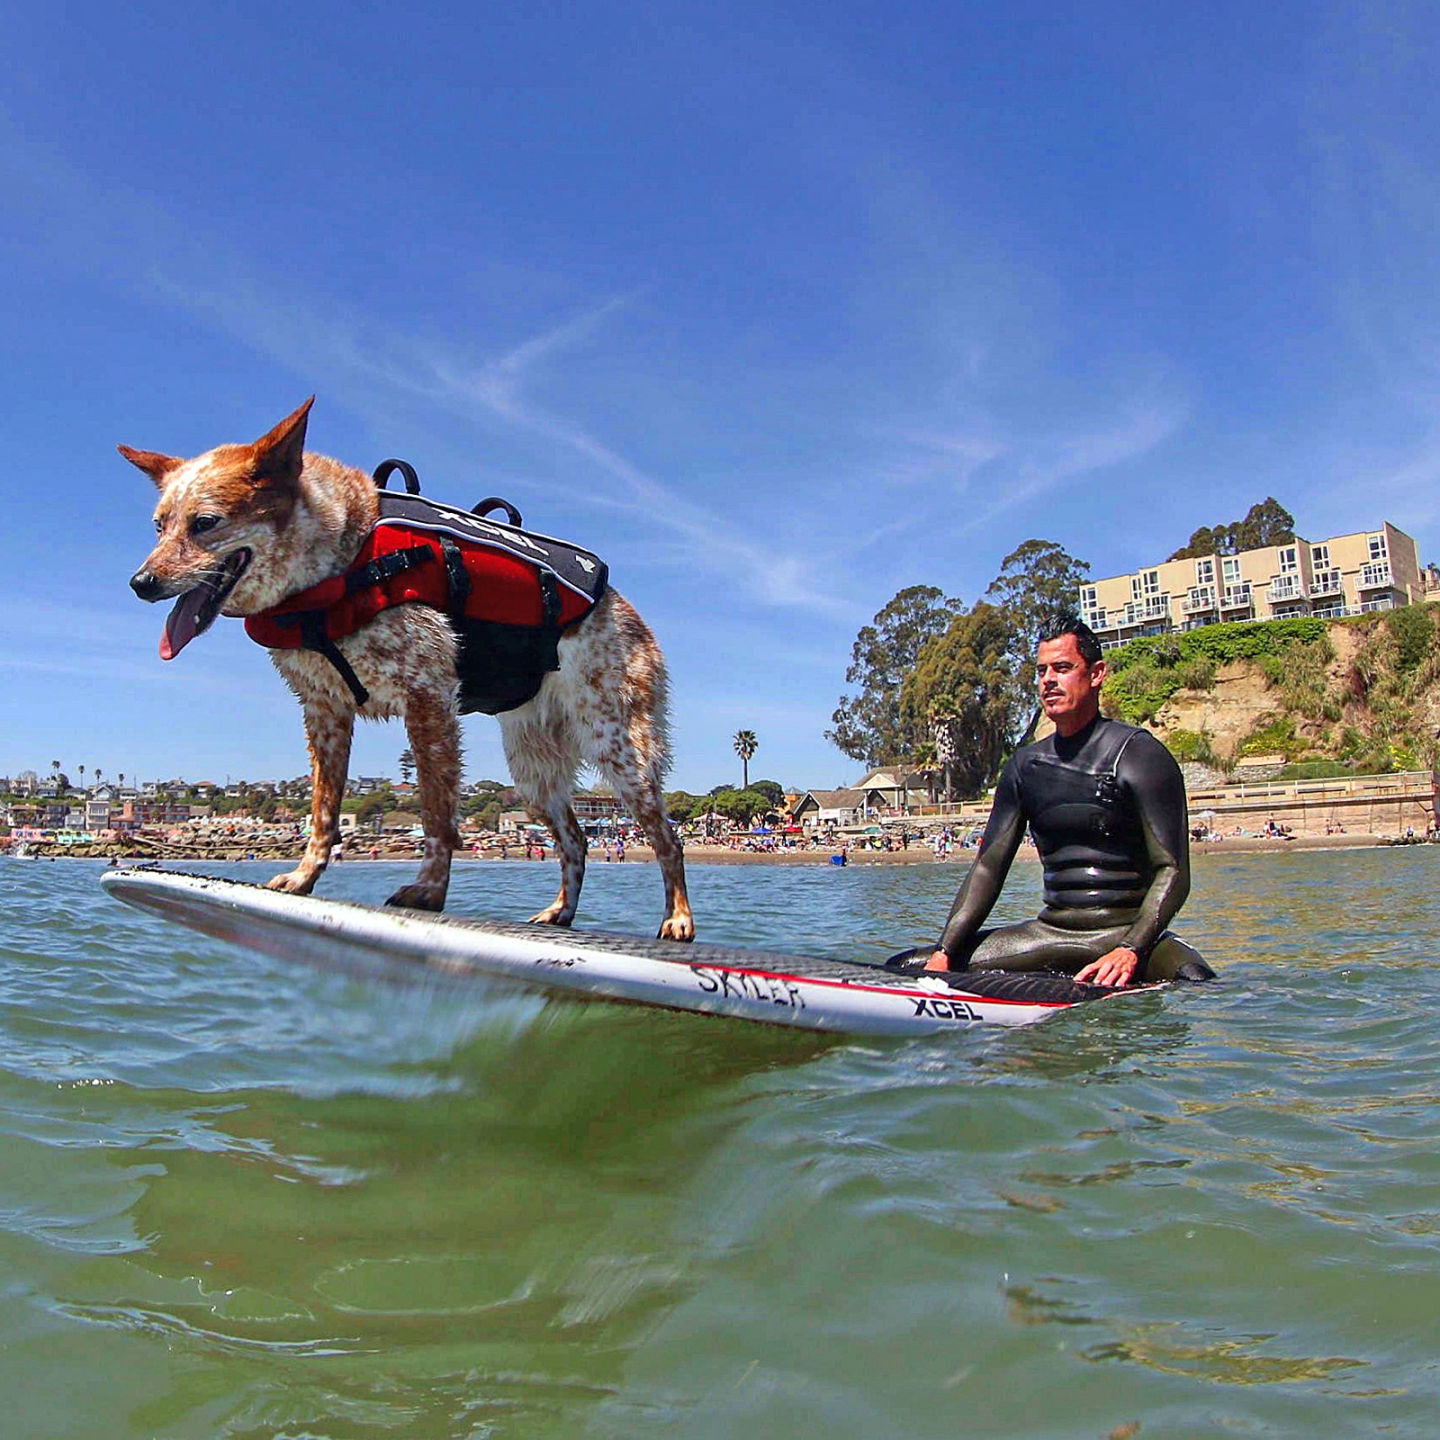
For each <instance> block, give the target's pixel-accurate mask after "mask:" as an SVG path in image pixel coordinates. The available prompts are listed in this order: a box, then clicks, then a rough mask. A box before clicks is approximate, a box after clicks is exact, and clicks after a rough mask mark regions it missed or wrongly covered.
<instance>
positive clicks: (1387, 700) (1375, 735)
mask: <svg viewBox="0 0 1440 1440" xmlns="http://www.w3.org/2000/svg"><path fill="white" fill-rule="evenodd" d="M1436 610H1437V607H1435V606H1410V607H1407V610H1405V611H1392V612H1386V613H1385V614H1381V615H1373V616H1365V617H1362V618H1360V619H1357V620H1341V621H1333V622H1330V623H1328V624H1327V623H1324V622H1320V621H1313V620H1306V621H1304V622H1300V623H1297V622H1284V621H1282V622H1277V623H1276V625H1275V626H1274V627H1273V628H1271V630H1270V633H1269V634H1264V635H1257V634H1255V633H1254V632H1256V631H1260V630H1262V629H1264V628H1266V627H1260V626H1239V625H1230V626H1215V627H1211V629H1210V630H1209V631H1203V630H1202V631H1192V632H1190V633H1189V634H1187V635H1183V636H1174V637H1172V636H1161V637H1157V638H1156V639H1155V640H1154V641H1147V642H1141V645H1140V647H1136V646H1129V647H1126V649H1125V650H1121V651H1116V652H1113V660H1114V662H1115V663H1114V670H1115V674H1114V677H1113V679H1112V681H1111V683H1110V685H1107V689H1106V709H1107V711H1109V712H1110V713H1112V714H1118V715H1120V716H1121V718H1124V719H1127V720H1130V721H1131V722H1132V723H1137V724H1145V725H1147V726H1149V728H1150V729H1152V730H1153V731H1154V733H1155V734H1156V735H1158V736H1159V737H1160V738H1161V739H1162V740H1164V741H1165V743H1166V744H1167V745H1169V746H1170V748H1171V749H1172V751H1174V752H1175V754H1176V756H1177V758H1179V759H1180V760H1182V761H1190V762H1198V763H1202V764H1208V765H1213V766H1214V767H1215V768H1217V769H1219V770H1222V771H1225V770H1229V769H1231V768H1232V767H1233V766H1234V765H1235V763H1236V761H1237V760H1239V759H1241V758H1242V757H1244V756H1246V755H1257V754H1267V755H1268V754H1273V755H1283V756H1284V757H1285V759H1286V760H1287V761H1290V762H1299V761H1311V760H1329V761H1337V762H1340V763H1341V764H1343V765H1345V766H1346V767H1347V768H1351V769H1354V770H1356V771H1357V772H1358V771H1370V772H1372V773H1373V772H1375V771H1385V770H1389V769H1396V768H1399V769H1414V768H1423V767H1426V766H1431V765H1433V764H1435V762H1436V751H1437V734H1440V627H1437V625H1436V623H1435V622H1436V615H1435V613H1434V612H1435V611H1436ZM1221 632H1229V634H1228V635H1227V634H1224V633H1221ZM1246 648H1249V649H1252V650H1254V649H1257V648H1262V649H1263V651H1264V653H1257V654H1251V655H1242V656H1239V657H1237V658H1224V657H1225V655H1226V653H1227V651H1234V650H1244V649H1246ZM1131 652H1133V653H1131Z"/></svg>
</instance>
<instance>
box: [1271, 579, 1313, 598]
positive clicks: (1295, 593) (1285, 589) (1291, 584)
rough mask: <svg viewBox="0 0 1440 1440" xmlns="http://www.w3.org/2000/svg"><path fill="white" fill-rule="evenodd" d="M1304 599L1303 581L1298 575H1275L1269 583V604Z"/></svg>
mask: <svg viewBox="0 0 1440 1440" xmlns="http://www.w3.org/2000/svg"><path fill="white" fill-rule="evenodd" d="M1303 599H1305V580H1304V577H1303V576H1300V575H1277V576H1276V577H1275V578H1274V579H1273V580H1272V581H1271V582H1270V600H1271V603H1272V604H1273V603H1276V602H1283V601H1285V600H1303Z"/></svg>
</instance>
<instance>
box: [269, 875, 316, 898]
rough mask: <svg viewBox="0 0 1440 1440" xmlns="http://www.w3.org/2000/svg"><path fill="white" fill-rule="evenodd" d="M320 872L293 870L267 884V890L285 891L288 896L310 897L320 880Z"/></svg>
mask: <svg viewBox="0 0 1440 1440" xmlns="http://www.w3.org/2000/svg"><path fill="white" fill-rule="evenodd" d="M319 875H320V872H319V871H318V870H303V869H302V870H291V871H289V872H287V873H286V874H284V875H277V876H276V877H275V878H274V879H273V880H267V881H266V882H265V888H266V889H267V890H283V891H284V892H285V894H287V895H308V894H309V893H310V892H311V891H312V890H313V889H314V888H315V881H316V880H317V879H318V878H319Z"/></svg>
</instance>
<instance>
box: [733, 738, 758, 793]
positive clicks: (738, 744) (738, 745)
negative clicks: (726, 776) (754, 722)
mask: <svg viewBox="0 0 1440 1440" xmlns="http://www.w3.org/2000/svg"><path fill="white" fill-rule="evenodd" d="M759 748H760V742H759V741H758V740H757V739H756V738H755V732H754V731H753V730H737V731H736V732H735V753H736V754H737V755H738V756H739V757H740V773H741V775H742V776H743V777H744V778H743V779H742V780H741V782H740V788H741V789H742V790H748V789H749V788H750V760H751V757H752V756H753V755H754V754H755V752H756V751H757V750H758V749H759Z"/></svg>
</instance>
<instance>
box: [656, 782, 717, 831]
mask: <svg viewBox="0 0 1440 1440" xmlns="http://www.w3.org/2000/svg"><path fill="white" fill-rule="evenodd" d="M709 808H710V807H709V800H708V797H707V796H704V795H692V794H691V793H690V792H689V791H688V790H668V791H666V793H665V813H666V814H667V815H668V816H669V817H670V818H671V819H672V820H677V821H679V822H680V824H682V825H683V824H684V823H685V822H686V821H687V820H691V819H693V818H694V817H695V816H696V815H700V814H703V813H704V812H705V811H706V810H708V809H709Z"/></svg>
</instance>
